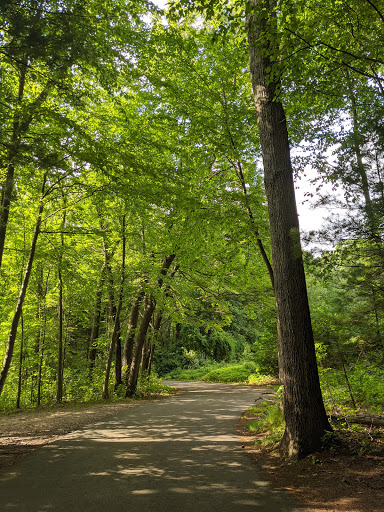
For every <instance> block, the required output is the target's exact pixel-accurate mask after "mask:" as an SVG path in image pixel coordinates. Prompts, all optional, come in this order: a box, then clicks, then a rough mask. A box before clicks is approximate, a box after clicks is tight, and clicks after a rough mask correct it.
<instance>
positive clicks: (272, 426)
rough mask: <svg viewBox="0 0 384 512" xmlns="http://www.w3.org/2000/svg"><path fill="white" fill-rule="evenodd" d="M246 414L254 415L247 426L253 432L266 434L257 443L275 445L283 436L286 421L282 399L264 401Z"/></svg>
mask: <svg viewBox="0 0 384 512" xmlns="http://www.w3.org/2000/svg"><path fill="white" fill-rule="evenodd" d="M246 416H248V417H252V418H253V419H251V420H250V421H249V422H248V424H247V428H248V430H249V432H251V433H252V434H264V435H263V436H261V437H259V438H258V439H257V440H256V441H255V444H261V445H263V446H269V447H273V446H275V445H276V444H277V443H278V442H279V441H280V439H281V438H282V436H283V433H284V428H285V422H284V415H283V408H282V406H281V403H280V401H273V402H270V401H268V402H262V403H261V404H260V405H257V406H255V407H251V408H250V409H248V411H247V413H246Z"/></svg>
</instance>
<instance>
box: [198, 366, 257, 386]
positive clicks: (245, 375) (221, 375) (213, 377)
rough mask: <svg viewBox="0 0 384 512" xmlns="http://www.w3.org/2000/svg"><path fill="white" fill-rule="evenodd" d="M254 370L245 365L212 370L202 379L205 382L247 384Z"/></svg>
mask: <svg viewBox="0 0 384 512" xmlns="http://www.w3.org/2000/svg"><path fill="white" fill-rule="evenodd" d="M251 374H252V370H251V369H250V368H246V367H245V366H244V365H237V366H227V367H225V368H217V369H216V370H212V371H210V372H209V373H207V374H206V375H204V377H203V378H202V380H203V381H205V382H236V383H238V382H247V381H248V379H249V377H250V375H251Z"/></svg>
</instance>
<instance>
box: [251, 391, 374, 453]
mask: <svg viewBox="0 0 384 512" xmlns="http://www.w3.org/2000/svg"><path fill="white" fill-rule="evenodd" d="M372 409H374V410H375V411H377V408H375V407H371V408H370V411H371V412H372ZM381 410H382V409H381V408H380V407H379V411H381ZM335 411H336V412H337V415H335V414H334V413H335ZM327 412H328V415H329V419H330V423H331V426H332V428H333V430H334V433H335V434H336V437H337V438H338V440H339V444H338V445H337V446H335V445H332V446H331V447H330V446H329V443H327V439H326V437H324V451H325V452H327V451H328V452H329V451H332V452H333V453H334V454H337V453H338V451H340V450H341V451H343V450H344V451H345V450H347V452H348V453H350V454H351V455H352V456H354V457H356V456H357V457H360V456H363V455H372V456H375V455H378V456H381V457H382V456H384V425H382V424H380V422H378V424H375V420H378V419H379V420H382V419H383V417H382V416H377V415H374V414H370V415H369V416H367V414H366V409H359V410H358V411H357V410H356V409H351V408H350V407H347V406H345V405H343V404H342V403H339V405H338V407H336V406H335V404H334V403H333V402H332V407H331V408H327ZM243 418H244V420H245V421H246V429H247V431H248V432H249V433H250V434H254V435H255V439H254V444H255V446H259V447H261V448H266V449H268V450H269V451H276V450H277V449H278V446H279V442H280V440H281V438H282V436H283V433H284V428H285V421H284V415H283V407H282V401H281V394H280V392H279V390H277V393H276V395H275V396H274V397H273V399H272V400H268V401H265V402H261V403H259V404H257V405H255V406H253V407H251V408H250V409H248V410H247V411H246V412H245V413H244V415H243ZM367 418H368V422H367V424H361V423H358V422H357V421H359V420H361V419H367ZM370 421H371V423H370Z"/></svg>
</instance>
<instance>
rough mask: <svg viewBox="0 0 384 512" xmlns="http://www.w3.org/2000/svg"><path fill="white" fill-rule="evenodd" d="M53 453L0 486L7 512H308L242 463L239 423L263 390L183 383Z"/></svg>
mask: <svg viewBox="0 0 384 512" xmlns="http://www.w3.org/2000/svg"><path fill="white" fill-rule="evenodd" d="M172 385H175V386H176V387H178V388H180V389H181V390H182V391H181V392H180V393H179V394H177V395H175V396H173V397H171V398H166V399H164V400H159V401H154V402H143V403H142V404H140V405H139V406H138V407H134V408H129V409H127V410H126V411H124V412H121V413H119V414H118V415H116V416H114V417H112V418H111V417H109V418H108V420H106V421H104V422H100V423H95V424H93V425H91V426H88V427H86V428H84V429H82V430H78V431H76V432H72V433H71V434H69V435H67V436H65V437H63V438H62V439H60V440H59V441H56V442H54V443H52V444H49V445H46V446H44V447H43V448H41V449H40V450H37V451H36V452H34V453H32V454H31V455H30V456H28V457H27V458H26V459H24V460H23V461H21V462H20V463H18V464H16V465H15V466H12V467H11V468H10V469H9V470H8V471H7V472H5V473H3V474H2V475H1V476H0V511H1V512H9V511H13V512H216V511H217V512H304V509H302V508H300V507H299V506H297V505H296V504H295V503H294V502H293V500H292V499H291V497H290V496H289V495H288V494H287V493H285V492H284V491H282V490H277V489H274V488H273V487H272V486H271V485H270V484H269V483H268V482H267V480H266V479H265V477H264V476H263V474H262V472H261V471H260V470H259V469H258V467H257V465H256V464H255V463H254V462H252V460H251V459H250V458H249V456H248V455H247V454H246V453H244V450H243V448H242V447H241V443H240V439H239V436H238V434H237V433H236V425H237V422H238V419H239V417H240V415H241V414H242V413H243V412H244V411H245V410H246V409H247V408H248V407H250V406H251V405H253V404H254V401H255V400H256V399H257V398H258V397H259V396H260V394H261V393H262V392H265V391H266V389H263V388H258V387H248V386H236V385H231V384H207V383H185V382H183V383H181V382H172Z"/></svg>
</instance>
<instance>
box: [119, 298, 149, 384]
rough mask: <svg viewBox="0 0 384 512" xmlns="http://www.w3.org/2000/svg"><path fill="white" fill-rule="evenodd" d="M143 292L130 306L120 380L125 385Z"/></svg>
mask: <svg viewBox="0 0 384 512" xmlns="http://www.w3.org/2000/svg"><path fill="white" fill-rule="evenodd" d="M144 295H145V293H144V290H140V291H139V292H138V294H137V296H136V298H135V300H134V302H133V304H132V307H131V313H130V315H129V320H128V326H127V337H126V340H125V343H124V349H123V361H122V374H123V375H122V378H123V382H125V384H127V383H128V377H129V369H130V367H131V363H132V355H133V346H134V344H135V336H136V328H137V324H138V321H139V312H140V306H141V303H142V302H143V298H144Z"/></svg>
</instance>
